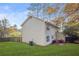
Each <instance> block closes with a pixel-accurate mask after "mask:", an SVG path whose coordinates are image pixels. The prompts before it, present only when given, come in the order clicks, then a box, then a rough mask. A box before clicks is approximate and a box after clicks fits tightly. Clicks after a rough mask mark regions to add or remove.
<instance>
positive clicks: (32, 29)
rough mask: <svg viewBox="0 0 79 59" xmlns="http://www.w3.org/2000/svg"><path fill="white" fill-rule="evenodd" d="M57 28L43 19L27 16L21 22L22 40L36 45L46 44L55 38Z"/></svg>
mask: <svg viewBox="0 0 79 59" xmlns="http://www.w3.org/2000/svg"><path fill="white" fill-rule="evenodd" d="M58 30H59V28H58V27H57V26H55V25H54V24H52V23H51V22H50V21H44V20H41V19H39V18H37V17H33V16H29V17H28V18H27V19H26V20H25V21H24V23H23V24H22V41H23V42H26V43H29V42H31V41H32V42H34V43H35V44H37V45H41V46H46V45H49V44H51V43H52V41H53V40H55V39H57V36H56V34H57V31H58Z"/></svg>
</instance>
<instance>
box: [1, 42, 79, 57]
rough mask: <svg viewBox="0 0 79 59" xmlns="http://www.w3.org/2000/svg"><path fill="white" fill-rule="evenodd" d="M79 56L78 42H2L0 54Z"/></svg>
mask: <svg viewBox="0 0 79 59" xmlns="http://www.w3.org/2000/svg"><path fill="white" fill-rule="evenodd" d="M36 55H38V56H79V45H78V44H64V45H62V46H60V45H49V46H45V47H43V46H29V45H28V44H26V43H17V42H0V56H36Z"/></svg>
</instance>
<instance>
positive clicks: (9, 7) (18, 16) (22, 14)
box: [0, 3, 62, 28]
mask: <svg viewBox="0 0 79 59" xmlns="http://www.w3.org/2000/svg"><path fill="white" fill-rule="evenodd" d="M30 6H31V5H30V3H0V20H2V19H4V17H5V18H7V19H8V21H9V23H10V25H15V24H16V25H17V26H18V28H21V24H22V23H23V22H24V21H25V19H27V16H28V12H29V10H28V8H29V7H30ZM53 6H56V4H53ZM61 6H62V5H61Z"/></svg>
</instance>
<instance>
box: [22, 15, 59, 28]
mask: <svg viewBox="0 0 79 59" xmlns="http://www.w3.org/2000/svg"><path fill="white" fill-rule="evenodd" d="M31 18H35V19H37V20H39V21H41V22H45V23H47V24H50V25H52V26H54V27H55V28H58V27H57V26H55V25H54V24H53V23H52V22H51V21H50V22H48V21H44V20H42V19H40V18H37V17H34V16H29V17H28V18H27V19H26V20H25V21H24V22H23V23H22V25H21V26H23V25H24V24H25V23H26V22H27V21H28V20H29V19H31Z"/></svg>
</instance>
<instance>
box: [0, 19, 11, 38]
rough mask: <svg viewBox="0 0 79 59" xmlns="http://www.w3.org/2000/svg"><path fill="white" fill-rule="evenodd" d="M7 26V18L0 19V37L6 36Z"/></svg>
mask: <svg viewBox="0 0 79 59" xmlns="http://www.w3.org/2000/svg"><path fill="white" fill-rule="evenodd" d="M8 27H9V22H8V19H6V18H4V19H2V20H1V21H0V37H7V35H8V32H7V28H8Z"/></svg>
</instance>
